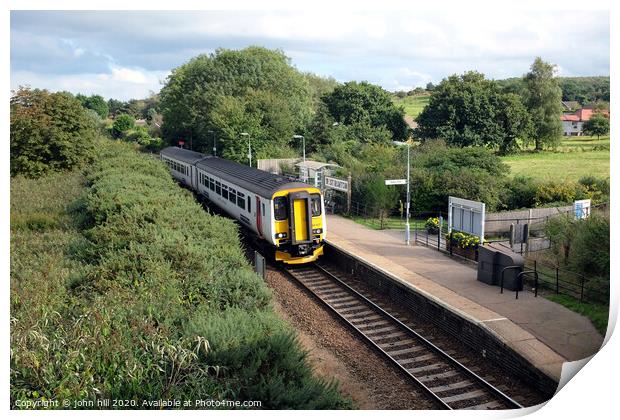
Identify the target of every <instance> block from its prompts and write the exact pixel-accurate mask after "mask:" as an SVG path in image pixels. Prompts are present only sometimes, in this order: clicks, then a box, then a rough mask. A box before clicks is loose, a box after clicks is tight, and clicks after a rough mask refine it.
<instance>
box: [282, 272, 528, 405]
mask: <svg viewBox="0 0 620 420" xmlns="http://www.w3.org/2000/svg"><path fill="white" fill-rule="evenodd" d="M285 270H286V272H287V273H288V274H289V275H291V276H292V277H293V278H294V279H296V280H297V281H298V282H299V283H300V284H302V285H303V286H304V287H305V288H306V289H308V290H309V291H310V292H311V293H312V294H313V295H314V296H316V297H317V298H318V299H319V300H320V301H321V302H322V303H324V304H325V305H326V306H328V307H329V308H330V309H331V310H332V311H334V312H335V313H336V314H337V315H338V316H339V317H340V318H341V319H342V320H343V321H344V322H345V323H346V324H348V325H349V326H350V327H351V328H353V329H354V330H355V331H357V332H358V333H359V334H360V335H361V336H362V337H364V338H365V339H366V340H367V341H368V342H369V343H371V344H372V345H373V346H374V347H375V348H376V349H377V350H378V351H380V352H381V353H382V354H383V355H385V356H386V357H387V358H388V359H390V360H391V361H392V362H393V363H395V364H396V366H398V368H399V369H400V370H401V371H403V372H404V373H405V374H406V375H407V376H408V377H409V378H411V379H412V380H413V381H414V382H415V383H417V384H418V385H419V386H420V387H421V388H422V389H423V390H424V391H425V392H426V393H427V394H428V395H429V396H430V397H431V398H432V399H433V400H434V401H436V402H437V403H438V404H439V405H440V406H441V407H442V408H445V409H511V408H522V406H521V405H520V404H519V403H517V402H516V401H514V400H513V399H512V398H510V397H509V396H507V395H506V394H504V393H503V392H502V391H500V390H499V389H497V388H496V387H494V386H493V385H491V384H490V383H488V382H487V381H485V380H484V379H483V378H481V377H480V376H478V375H477V374H476V373H474V372H473V371H471V370H469V369H468V368H467V367H465V366H464V365H462V364H461V363H459V362H458V361H457V360H455V359H454V358H452V357H451V356H450V355H448V354H447V353H446V352H444V351H442V350H441V349H440V348H438V347H437V346H435V345H434V344H433V343H431V342H430V341H429V340H427V339H425V338H424V337H422V336H421V335H420V334H418V333H416V332H415V331H413V330H412V329H411V328H409V327H408V326H406V325H405V324H403V323H402V322H401V321H399V320H398V319H397V318H395V317H394V316H392V315H390V314H389V313H388V312H386V311H385V310H383V309H382V308H381V307H379V306H378V305H376V304H375V303H374V302H372V301H371V300H370V299H368V298H367V297H366V296H364V295H363V294H361V293H359V292H358V291H356V290H355V289H353V288H351V287H350V286H349V285H347V284H346V283H344V282H343V281H342V280H340V279H339V278H338V277H336V276H335V275H334V274H332V273H331V272H329V271H328V270H326V269H325V268H323V267H321V266H320V265H318V264H309V265H305V266H299V267H287V268H286V269H285Z"/></svg>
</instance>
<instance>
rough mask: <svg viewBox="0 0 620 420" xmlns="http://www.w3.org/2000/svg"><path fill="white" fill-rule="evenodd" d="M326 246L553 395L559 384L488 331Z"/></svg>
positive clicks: (364, 276) (329, 254)
mask: <svg viewBox="0 0 620 420" xmlns="http://www.w3.org/2000/svg"><path fill="white" fill-rule="evenodd" d="M325 246H326V249H325V255H324V257H323V258H325V259H328V260H329V261H332V262H334V263H336V264H337V265H338V266H339V267H340V268H341V269H342V270H346V271H347V272H348V273H351V274H354V275H356V277H357V278H358V279H360V280H362V281H364V283H366V284H367V285H368V286H369V287H371V288H373V289H375V290H377V291H379V292H380V293H382V294H385V295H388V296H389V297H390V298H391V299H393V300H394V301H396V302H398V303H400V304H401V305H403V306H404V307H406V308H407V309H409V310H410V311H411V312H412V313H414V314H415V315H416V316H418V317H420V318H422V319H424V320H426V321H427V322H430V323H432V324H434V325H436V326H437V327H438V328H439V329H441V330H442V331H444V332H445V333H447V334H449V335H451V336H452V337H454V338H455V339H456V340H458V341H460V342H462V343H464V344H466V345H467V346H468V347H470V348H471V349H472V350H473V351H474V352H476V353H478V354H482V353H483V354H484V355H485V357H486V358H487V359H489V360H490V361H492V362H493V363H495V364H497V365H498V366H500V367H501V368H502V369H504V370H505V371H506V372H508V373H510V374H511V375H513V376H515V377H517V378H520V379H521V380H523V381H525V382H527V383H529V384H531V385H532V386H534V387H535V388H536V389H538V390H539V391H540V392H541V393H542V394H543V395H544V396H545V397H547V398H551V397H552V396H553V394H554V392H555V390H556V389H557V385H558V384H557V383H556V382H555V381H554V380H553V379H551V378H550V377H549V376H547V375H545V374H544V373H543V372H541V371H540V370H539V369H537V368H536V367H534V366H533V365H532V364H531V363H529V362H528V361H527V360H526V359H525V358H524V357H522V356H521V355H520V354H518V353H517V352H516V351H514V350H513V349H511V348H510V347H508V346H507V345H506V344H504V343H502V342H501V341H500V339H499V338H498V337H496V336H495V335H493V334H492V333H491V332H489V331H488V330H486V329H484V328H482V327H481V326H480V325H478V324H476V323H474V322H472V321H470V320H467V319H465V318H463V317H461V316H460V315H458V314H457V313H456V312H453V311H450V310H449V309H447V308H446V307H445V306H442V305H440V304H439V303H437V302H435V301H433V300H432V299H431V298H429V297H426V296H423V295H422V294H420V293H418V292H416V291H415V290H413V289H412V288H408V287H406V286H405V285H403V284H402V283H400V282H399V281H398V280H396V279H394V278H392V277H391V276H390V275H388V274H387V273H383V272H381V271H380V270H377V269H376V268H374V267H372V266H371V265H369V264H366V263H364V262H362V261H359V260H358V259H356V258H355V257H353V256H352V255H350V254H349V253H347V252H345V251H343V250H341V249H339V248H336V247H334V246H332V245H330V244H326V245H325Z"/></svg>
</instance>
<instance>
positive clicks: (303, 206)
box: [293, 198, 308, 242]
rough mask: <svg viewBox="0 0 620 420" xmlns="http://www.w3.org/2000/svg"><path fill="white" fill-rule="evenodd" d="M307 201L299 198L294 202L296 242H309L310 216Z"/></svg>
mask: <svg viewBox="0 0 620 420" xmlns="http://www.w3.org/2000/svg"><path fill="white" fill-rule="evenodd" d="M307 205H308V203H307V200H306V199H303V198H298V199H296V200H293V214H294V215H295V220H294V223H295V241H297V242H305V241H307V240H308V220H307V219H306V215H307V214H308V209H307Z"/></svg>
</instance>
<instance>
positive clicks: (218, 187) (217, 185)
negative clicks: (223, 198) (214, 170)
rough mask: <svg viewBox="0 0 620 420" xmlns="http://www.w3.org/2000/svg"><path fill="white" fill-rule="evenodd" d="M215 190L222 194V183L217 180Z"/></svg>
mask: <svg viewBox="0 0 620 420" xmlns="http://www.w3.org/2000/svg"><path fill="white" fill-rule="evenodd" d="M215 192H216V193H217V195H222V184H220V182H219V181H215Z"/></svg>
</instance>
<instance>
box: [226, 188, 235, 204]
mask: <svg viewBox="0 0 620 420" xmlns="http://www.w3.org/2000/svg"><path fill="white" fill-rule="evenodd" d="M228 201H230V202H231V203H233V204H234V203H236V202H237V191H235V190H233V189H232V188H231V189H230V193H229V194H228Z"/></svg>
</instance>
